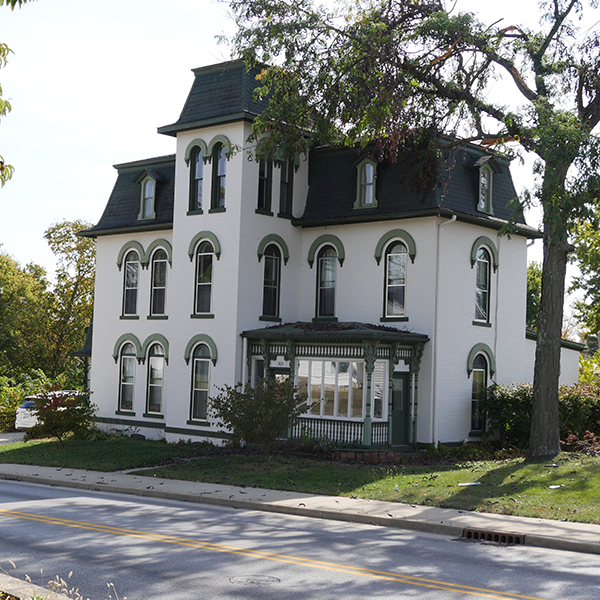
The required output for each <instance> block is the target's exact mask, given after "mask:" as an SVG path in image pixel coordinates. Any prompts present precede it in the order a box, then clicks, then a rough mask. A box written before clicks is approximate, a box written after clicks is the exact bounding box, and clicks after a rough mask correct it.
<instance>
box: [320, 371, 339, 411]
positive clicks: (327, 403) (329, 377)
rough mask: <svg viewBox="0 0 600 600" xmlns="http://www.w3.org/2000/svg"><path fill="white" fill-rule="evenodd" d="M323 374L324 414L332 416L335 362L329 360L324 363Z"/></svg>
mask: <svg viewBox="0 0 600 600" xmlns="http://www.w3.org/2000/svg"><path fill="white" fill-rule="evenodd" d="M323 376H324V377H323V384H324V385H323V400H324V402H323V415H324V416H326V417H332V416H333V405H334V400H335V376H336V368H335V362H331V361H327V362H325V363H323Z"/></svg>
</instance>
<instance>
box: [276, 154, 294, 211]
mask: <svg viewBox="0 0 600 600" xmlns="http://www.w3.org/2000/svg"><path fill="white" fill-rule="evenodd" d="M280 170H281V177H280V180H279V215H280V216H281V215H284V216H286V217H288V216H289V217H291V216H292V203H293V194H294V161H293V160H291V161H289V162H287V161H284V162H282V163H281V166H280Z"/></svg>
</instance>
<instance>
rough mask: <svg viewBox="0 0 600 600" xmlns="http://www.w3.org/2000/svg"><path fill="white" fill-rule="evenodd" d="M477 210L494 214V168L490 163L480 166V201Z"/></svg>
mask: <svg viewBox="0 0 600 600" xmlns="http://www.w3.org/2000/svg"><path fill="white" fill-rule="evenodd" d="M477 210H478V211H479V212H484V213H488V214H492V169H491V168H490V167H489V166H488V165H484V166H482V167H480V168H479V201H478V202H477Z"/></svg>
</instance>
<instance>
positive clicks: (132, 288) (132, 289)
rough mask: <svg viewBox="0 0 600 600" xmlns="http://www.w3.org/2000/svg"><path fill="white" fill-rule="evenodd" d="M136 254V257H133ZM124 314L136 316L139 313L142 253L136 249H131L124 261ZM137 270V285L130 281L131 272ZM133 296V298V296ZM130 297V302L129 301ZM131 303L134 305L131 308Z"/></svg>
mask: <svg viewBox="0 0 600 600" xmlns="http://www.w3.org/2000/svg"><path fill="white" fill-rule="evenodd" d="M134 256H135V258H133V257H134ZM123 265H124V268H123V307H122V310H123V312H122V314H123V316H136V315H137V314H138V310H137V307H138V292H139V287H140V255H139V254H138V253H137V252H136V251H135V250H130V251H129V252H128V253H127V255H126V256H125V260H124V261H123ZM132 272H135V285H132V284H131V281H129V274H130V273H132ZM132 296H133V300H131V297H132ZM128 299H129V302H128ZM130 305H133V310H131V308H130Z"/></svg>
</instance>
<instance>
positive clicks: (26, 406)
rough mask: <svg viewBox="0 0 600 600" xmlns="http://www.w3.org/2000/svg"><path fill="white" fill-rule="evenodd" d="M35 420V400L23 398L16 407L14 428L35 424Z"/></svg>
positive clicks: (27, 427) (25, 427)
mask: <svg viewBox="0 0 600 600" xmlns="http://www.w3.org/2000/svg"><path fill="white" fill-rule="evenodd" d="M37 422H38V418H37V414H36V409H35V402H34V401H33V399H32V398H25V400H24V401H23V404H21V406H19V408H17V418H16V419H15V429H29V428H30V427H33V426H34V425H35V424H37Z"/></svg>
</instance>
